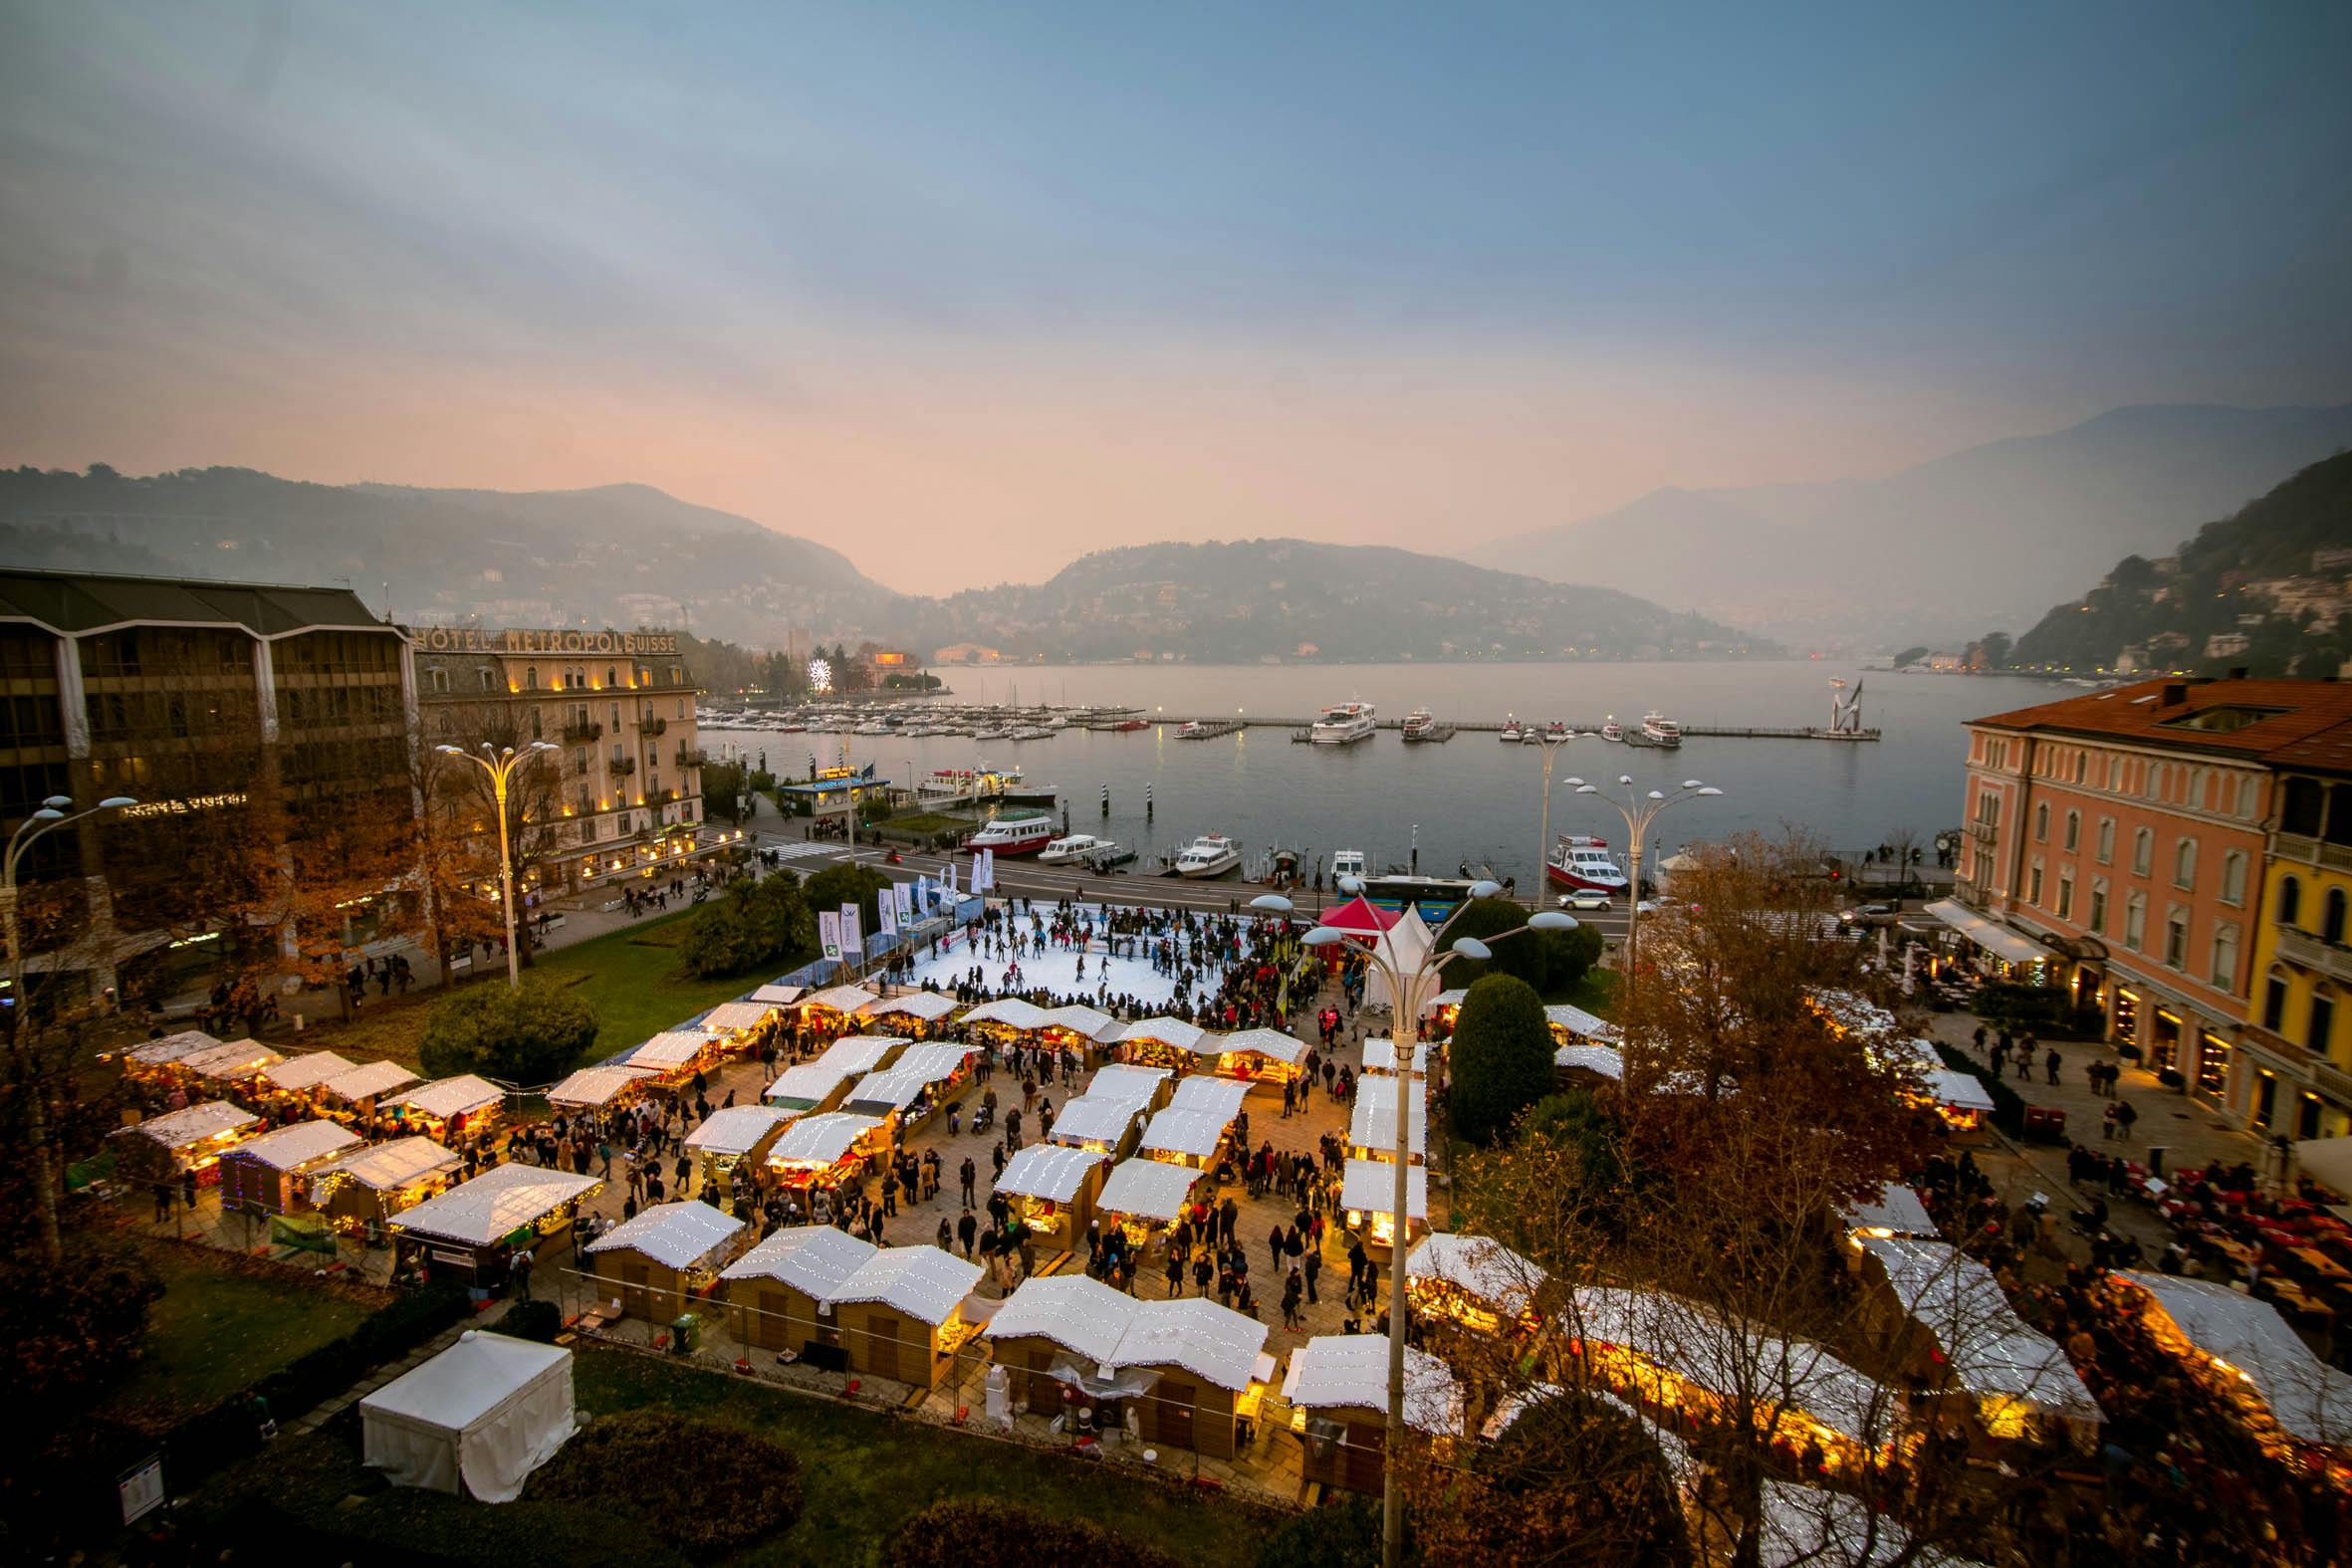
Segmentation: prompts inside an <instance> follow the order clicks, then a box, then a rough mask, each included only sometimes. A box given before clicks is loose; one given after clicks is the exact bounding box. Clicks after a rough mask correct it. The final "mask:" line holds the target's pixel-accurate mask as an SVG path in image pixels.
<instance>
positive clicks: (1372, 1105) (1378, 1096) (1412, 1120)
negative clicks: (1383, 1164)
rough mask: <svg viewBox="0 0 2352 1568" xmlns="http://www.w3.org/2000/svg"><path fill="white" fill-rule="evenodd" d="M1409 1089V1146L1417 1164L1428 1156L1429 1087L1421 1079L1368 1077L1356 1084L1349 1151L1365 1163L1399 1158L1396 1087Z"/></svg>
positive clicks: (1407, 1130) (1406, 1100)
mask: <svg viewBox="0 0 2352 1568" xmlns="http://www.w3.org/2000/svg"><path fill="white" fill-rule="evenodd" d="M1400 1083H1401V1084H1403V1085H1405V1086H1406V1090H1407V1092H1406V1095H1405V1106H1406V1109H1405V1119H1406V1138H1407V1147H1408V1148H1409V1149H1410V1150H1411V1153H1412V1163H1414V1164H1416V1165H1418V1164H1419V1163H1420V1162H1421V1161H1422V1159H1423V1158H1425V1157H1426V1156H1427V1155H1428V1153H1429V1085H1428V1084H1427V1082H1425V1081H1424V1080H1422V1079H1420V1078H1393V1077H1391V1078H1376V1077H1366V1078H1364V1079H1362V1080H1361V1081H1360V1082H1358V1083H1357V1084H1356V1089H1355V1108H1354V1110H1352V1111H1351V1112H1349V1113H1348V1118H1347V1152H1348V1154H1349V1156H1350V1157H1352V1158H1355V1159H1363V1160H1393V1159H1394V1158H1396V1097H1397V1085H1398V1084H1400Z"/></svg>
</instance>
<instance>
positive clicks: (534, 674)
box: [523, 664, 539, 691]
mask: <svg viewBox="0 0 2352 1568" xmlns="http://www.w3.org/2000/svg"><path fill="white" fill-rule="evenodd" d="M523 688H524V690H526V691H537V690H539V666H538V665H536V664H534V665H532V666H531V667H530V668H529V669H527V670H525V671H524V672H523Z"/></svg>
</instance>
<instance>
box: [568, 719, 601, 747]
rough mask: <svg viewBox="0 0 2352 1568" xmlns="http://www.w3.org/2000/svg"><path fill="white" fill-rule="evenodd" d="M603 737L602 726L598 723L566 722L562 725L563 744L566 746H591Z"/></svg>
mask: <svg viewBox="0 0 2352 1568" xmlns="http://www.w3.org/2000/svg"><path fill="white" fill-rule="evenodd" d="M603 738H604V727H603V726H602V725H600V724H568V725H566V726H564V744H565V745H566V746H593V745H595V743H596V742H598V741H600V740H602V739H603Z"/></svg>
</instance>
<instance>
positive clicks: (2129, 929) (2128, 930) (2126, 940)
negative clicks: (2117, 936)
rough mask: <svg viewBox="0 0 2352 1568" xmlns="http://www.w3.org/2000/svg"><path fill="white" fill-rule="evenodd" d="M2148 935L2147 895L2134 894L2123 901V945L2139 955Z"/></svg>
mask: <svg viewBox="0 0 2352 1568" xmlns="http://www.w3.org/2000/svg"><path fill="white" fill-rule="evenodd" d="M2147 933H2148V899H2147V896H2146V895H2145V894H2141V893H2134V894H2132V895H2131V896H2130V897H2129V898H2127V899H2125V900H2124V901H2123V945H2124V946H2125V947H2127V948H2130V949H2131V950H2132V951H2133V952H2134V953H2137V952H2139V951H2140V944H2141V943H2142V942H2143V941H2145V940H2146V939H2147Z"/></svg>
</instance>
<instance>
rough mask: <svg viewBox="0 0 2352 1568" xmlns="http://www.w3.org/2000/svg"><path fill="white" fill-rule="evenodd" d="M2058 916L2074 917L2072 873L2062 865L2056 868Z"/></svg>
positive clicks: (2065, 918) (2066, 918)
mask: <svg viewBox="0 0 2352 1568" xmlns="http://www.w3.org/2000/svg"><path fill="white" fill-rule="evenodd" d="M2058 918H2059V919H2060V920H2072V919H2073V918H2074V873H2073V872H2072V871H2069V870H2067V869H2066V868H2065V867H2064V866H2060V867H2059V868H2058Z"/></svg>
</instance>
